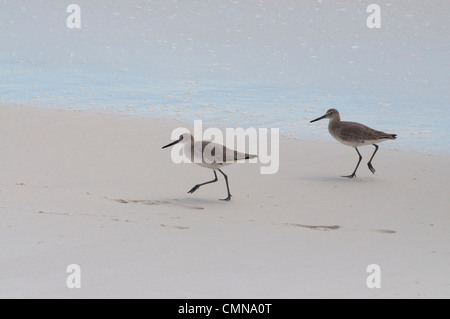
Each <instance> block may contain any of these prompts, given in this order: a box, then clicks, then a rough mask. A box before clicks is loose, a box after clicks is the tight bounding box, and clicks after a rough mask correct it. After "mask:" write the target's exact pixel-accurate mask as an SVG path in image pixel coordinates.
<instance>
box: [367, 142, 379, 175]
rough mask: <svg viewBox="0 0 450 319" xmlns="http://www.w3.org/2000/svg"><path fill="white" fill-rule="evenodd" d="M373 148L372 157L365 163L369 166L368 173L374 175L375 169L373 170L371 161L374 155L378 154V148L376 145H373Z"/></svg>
mask: <svg viewBox="0 0 450 319" xmlns="http://www.w3.org/2000/svg"><path fill="white" fill-rule="evenodd" d="M373 146H375V152H373V155H372V157H371V158H370V161H369V163H367V166H369V169H370V171H371V172H372V173H373V174H375V168H373V166H372V160H373V158H374V157H375V154H376V153H377V152H378V148H379V146H378V145H377V144H373Z"/></svg>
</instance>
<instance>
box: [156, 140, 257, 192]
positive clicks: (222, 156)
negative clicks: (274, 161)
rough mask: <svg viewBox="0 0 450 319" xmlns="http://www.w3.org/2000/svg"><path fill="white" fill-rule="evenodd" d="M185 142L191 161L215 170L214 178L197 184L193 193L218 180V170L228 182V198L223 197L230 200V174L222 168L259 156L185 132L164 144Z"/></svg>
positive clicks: (184, 148)
mask: <svg viewBox="0 0 450 319" xmlns="http://www.w3.org/2000/svg"><path fill="white" fill-rule="evenodd" d="M178 143H181V144H183V150H184V154H186V156H187V157H188V158H190V160H191V162H193V163H195V164H197V165H199V166H201V167H205V168H209V169H212V170H213V172H214V179H213V180H212V181H209V182H205V183H202V184H197V185H195V186H194V187H193V188H192V189H191V190H190V191H189V192H188V193H189V194H192V193H194V192H195V191H196V190H197V189H199V188H200V187H201V186H203V185H207V184H211V183H215V182H217V181H218V179H217V173H216V171H219V172H220V173H221V174H222V175H223V177H224V178H225V182H226V184H227V192H228V196H227V198H224V199H221V200H223V201H229V200H230V199H231V193H230V186H229V185H228V176H227V175H225V173H224V172H222V170H221V169H220V168H221V167H223V166H225V165H230V164H233V163H235V162H237V161H239V160H245V159H251V158H255V157H257V156H256V155H250V154H245V153H241V152H238V151H235V150H231V149H229V148H226V147H225V146H223V145H221V144H217V143H212V142H207V141H197V142H195V141H194V137H193V136H192V135H191V134H189V133H185V134H182V135H180V137H179V139H178V140H176V141H174V142H172V143H170V144H168V145H166V146H164V147H163V149H165V148H167V147H170V146H173V145H175V144H178Z"/></svg>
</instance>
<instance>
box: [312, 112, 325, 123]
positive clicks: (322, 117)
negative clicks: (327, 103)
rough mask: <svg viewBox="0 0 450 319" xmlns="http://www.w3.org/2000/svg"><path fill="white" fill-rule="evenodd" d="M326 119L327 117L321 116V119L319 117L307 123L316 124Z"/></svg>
mask: <svg viewBox="0 0 450 319" xmlns="http://www.w3.org/2000/svg"><path fill="white" fill-rule="evenodd" d="M326 118H327V115H326V114H325V115H324V116H321V117H319V118H318V119H315V120H312V121H311V122H309V123H314V122H317V121H320V120H323V119H326Z"/></svg>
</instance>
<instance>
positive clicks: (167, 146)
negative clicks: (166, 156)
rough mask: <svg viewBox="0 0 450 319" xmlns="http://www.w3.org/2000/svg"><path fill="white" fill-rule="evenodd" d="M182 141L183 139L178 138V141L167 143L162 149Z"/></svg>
mask: <svg viewBox="0 0 450 319" xmlns="http://www.w3.org/2000/svg"><path fill="white" fill-rule="evenodd" d="M180 141H181V139H179V140H177V141H175V142H172V143H170V144H167V145H166V146H163V148H162V149H165V148H167V147H171V146H172V145H175V144H177V143H179V142H180Z"/></svg>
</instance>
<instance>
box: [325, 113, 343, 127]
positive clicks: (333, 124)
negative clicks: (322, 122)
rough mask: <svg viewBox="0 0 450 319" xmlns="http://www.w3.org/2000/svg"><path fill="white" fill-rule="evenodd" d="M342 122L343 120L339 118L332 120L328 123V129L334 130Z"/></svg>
mask: <svg viewBox="0 0 450 319" xmlns="http://www.w3.org/2000/svg"><path fill="white" fill-rule="evenodd" d="M340 122H341V118H340V117H339V116H337V117H333V118H332V119H330V122H329V123H328V128H330V129H332V128H334V127H336V126H338V125H339V123H340Z"/></svg>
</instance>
